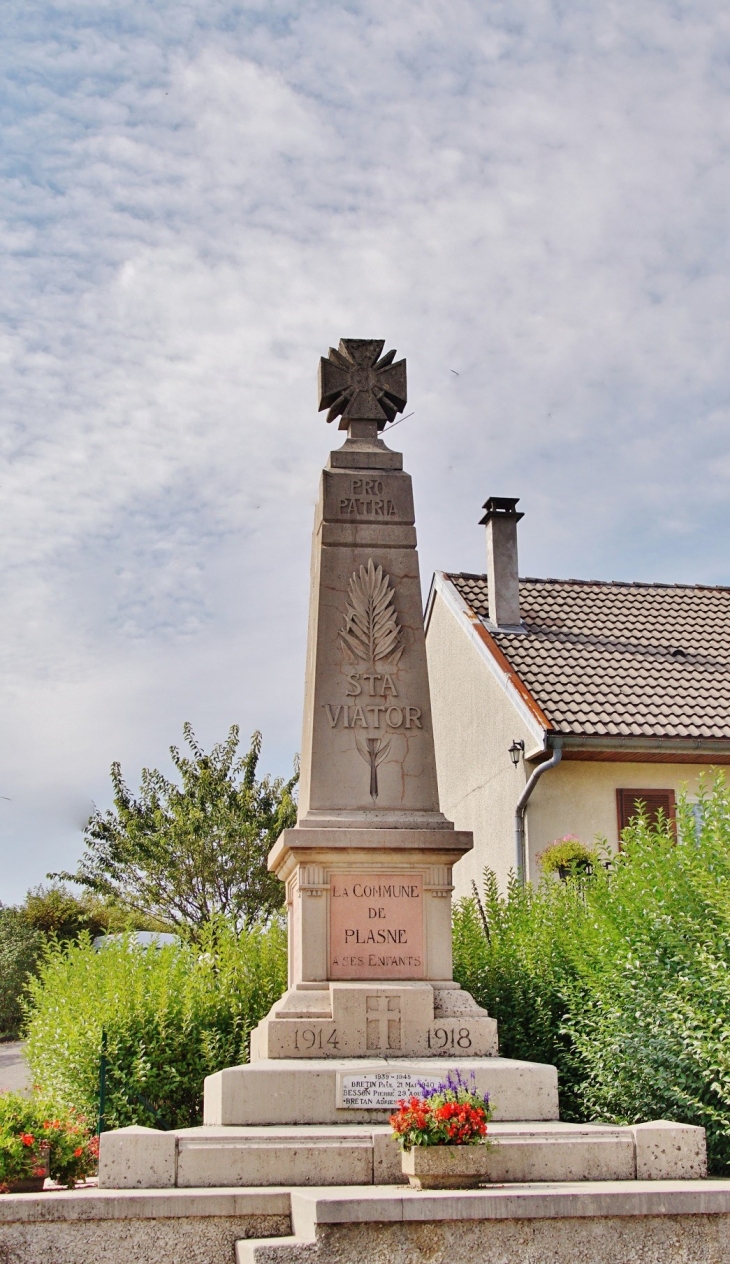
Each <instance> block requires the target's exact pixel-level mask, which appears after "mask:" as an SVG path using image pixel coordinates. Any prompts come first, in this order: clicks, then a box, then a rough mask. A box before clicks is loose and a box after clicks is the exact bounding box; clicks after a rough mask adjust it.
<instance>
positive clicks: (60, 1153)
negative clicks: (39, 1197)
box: [0, 1093, 99, 1194]
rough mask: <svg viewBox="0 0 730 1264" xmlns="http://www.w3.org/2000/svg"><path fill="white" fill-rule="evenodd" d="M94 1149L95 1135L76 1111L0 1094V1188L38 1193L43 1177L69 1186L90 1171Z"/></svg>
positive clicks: (42, 1183) (34, 1099)
mask: <svg viewBox="0 0 730 1264" xmlns="http://www.w3.org/2000/svg"><path fill="white" fill-rule="evenodd" d="M98 1153H99V1143H98V1138H97V1137H95V1136H93V1135H92V1134H91V1132H90V1129H89V1128H88V1126H87V1124H86V1121H85V1120H84V1118H83V1116H81V1115H79V1114H78V1113H77V1112H76V1111H72V1110H65V1109H63V1110H59V1109H58V1108H54V1107H53V1106H50V1105H49V1104H48V1103H47V1102H44V1101H43V1100H42V1099H40V1098H38V1097H35V1096H33V1097H24V1096H22V1094H20V1093H1V1094H0V1192H2V1193H16V1194H20V1193H29V1192H38V1191H40V1190H42V1189H43V1186H44V1183H45V1180H46V1177H48V1176H50V1177H51V1178H52V1179H53V1180H54V1181H57V1182H58V1183H60V1184H62V1185H67V1186H69V1188H73V1186H74V1185H75V1184H76V1181H78V1180H84V1179H85V1178H86V1177H87V1176H89V1175H90V1174H91V1173H92V1172H94V1171H95V1170H96V1162H97V1158H98Z"/></svg>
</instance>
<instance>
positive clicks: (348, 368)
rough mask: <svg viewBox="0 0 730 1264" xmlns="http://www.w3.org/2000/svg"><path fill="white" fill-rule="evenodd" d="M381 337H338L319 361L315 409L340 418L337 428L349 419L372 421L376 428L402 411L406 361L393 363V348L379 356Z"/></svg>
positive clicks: (343, 427) (345, 426) (344, 426)
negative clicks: (338, 344) (336, 345)
mask: <svg viewBox="0 0 730 1264" xmlns="http://www.w3.org/2000/svg"><path fill="white" fill-rule="evenodd" d="M384 346H385V340H384V339H382V338H342V339H341V340H340V346H339V349H338V350H337V351H335V349H334V347H330V349H329V358H328V359H326V360H325V358H324V356H322V358H321V360H320V362H319V411H320V412H322V410H323V409H325V408H327V409H329V412H328V413H327V420H328V421H334V420H335V417H339V418H340V430H348V429H349V427H350V422H352V421H374V422H376V423H377V427H378V430H382V429H383V427H384V426H385V424H386V422H389V421H393V419H394V418H395V416H396V415H397V414H398V413H402V412H403V409H404V408H405V406H406V403H407V401H408V392H407V389H406V362H405V360H398V361H397V362H396V363H395V364H394V363H393V361H394V360H395V355H396V353H395V351H388V352H387V353H386V354H385V355H384V356H382V358H380V355H381V352H382V350H383V347H384Z"/></svg>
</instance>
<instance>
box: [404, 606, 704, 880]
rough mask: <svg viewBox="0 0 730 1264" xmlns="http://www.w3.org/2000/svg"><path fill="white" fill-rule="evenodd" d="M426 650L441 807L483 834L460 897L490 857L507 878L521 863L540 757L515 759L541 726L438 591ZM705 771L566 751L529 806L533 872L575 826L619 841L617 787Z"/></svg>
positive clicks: (468, 861)
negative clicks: (519, 846) (529, 786)
mask: <svg viewBox="0 0 730 1264" xmlns="http://www.w3.org/2000/svg"><path fill="white" fill-rule="evenodd" d="M426 652H427V656H428V670H429V680H430V686H431V705H432V710H433V726H434V741H435V746H436V767H437V771H438V781H439V794H440V797H441V809H442V811H443V812H444V813H445V814H446V815H447V816H448V817H449V818H450V819H451V820H452V821H453V822H454V825H455V826H456V828H457V829H467V830H472V831H473V834H474V850H473V851H472V852H470V853H469V854H468V855H467V856H465V857H464V858H463V859H462V860H460V861H459V863H458V865H457V866H456V867H455V869H454V886H455V891H454V896H455V898H457V899H458V898H459V897H460V896H463V895H470V894H471V882H472V879H474V880H475V881H476V882H477V885H478V886H481V877H482V871H483V869H484V867H485V865H488V866H489V867H490V868H491V869H493V870H494V871H495V873H496V874H497V878H498V880H499V883H500V885H501V886H502V887H504V886H505V885H506V882H507V876H508V873H509V871H510V869H514V868H515V849H514V813H515V805H516V803H517V800H518V798H519V796H520V794H521V792H522V789H523V787H524V785H525V782H526V780H527V777H528V776H529V775H530V773H531V772H532V767H533V766H532V765H529V764H528V765H526V764H524V763H522V762H521V763H520V764H519V765H518V767H517V768H516V769H515V768H514V767H513V766H512V762H511V760H510V757H509V754H508V751H509V747H510V745H511V743H512V742H513V740H514V739H522V740H523V741H524V743H525V748H526V750H528V751H529V750H531V749H534V748H535V747H536V746H538V745H539V744H540V739H539V730H538V729H537V727H536V725H535V722H534V721H533V723H529V722H528V718H527V717H526V716H525V715H524V714H523V711H524V708H523V707H522V704H520V703H519V701H518V700H516V699H515V695H514V694H512V693H510V691H509V690H506V689H505V688H504V687H503V685H502V684H500V683H499V679H498V675H499V673H497V675H495V673H494V671H493V670H492V669H491V667H490V665H489V663H488V661H487V660H486V659H485V657H484V654H483V652H482V651H481V650H480V648H479V647H478V645H477V644H476V643H475V639H474V634H473V633H472V632H471V631H470V630H469V628H467V627H466V626H465V625H464V623H463V622H462V621H461V620H460V619H459V618H458V617H457V615H456V614H455V613H454V612H453V611H452V610H451V609H450V608H449V606H448V605H447V604H446V602H445V601H444V600H443V598H442V597H441V596H440V595H439V594H438V593H437V594H436V597H435V599H434V603H433V607H432V610H431V616H430V621H429V626H428V632H427V636H426ZM513 699H515V700H513ZM516 702H517V705H516ZM702 771H703V768H702V766H701V765H696V764H679V763H677V764H656V763H638V762H637V763H607V762H603V761H595V762H583V761H577V760H575V761H574V760H567V759H566V760H564V761H563V762H562V763H561V764H559V765H558V767H557V768H554V769H551V770H550V771H549V772H546V773H545V774H544V775H543V776H542V777H541V779H540V781H539V782H538V784H537V786H536V788H535V790H534V792H533V794H532V797H531V799H530V803H529V806H528V809H527V850H528V856H529V873H530V877H531V878H532V879H533V880H536V879H537V878H538V877H539V868H538V865H537V861H536V857H537V856H538V855H539V853H540V852H541V851H543V850H544V848H545V847H547V846H548V844H549V843H551V842H553V841H554V840H555V839H557V838H562V837H564V835H566V834H575V835H576V836H577V837H578V838H581V839H582V840H583V841H584V842H588V843H590V842H593V841H594V840H595V839H596V838H597V837H602V838H605V839H606V840H607V842H608V844H609V846H610V847H611V848H612V849H615V848H616V847H617V846H618V820H617V811H616V790H617V789H619V788H621V789H632V788H635V789H646V790H648V789H652V788H656V789H673V790H674V792H675V794H676V795H677V797H678V796H679V793H680V791H681V790H682V788H684V787H686V789H687V792H688V793H689V795H690V797H694V795H695V794H696V793H697V788H698V782H699V777H700V775H701V774H702ZM705 775H708V770H707V769H705Z"/></svg>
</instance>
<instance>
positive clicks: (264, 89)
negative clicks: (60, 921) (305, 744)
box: [0, 0, 730, 899]
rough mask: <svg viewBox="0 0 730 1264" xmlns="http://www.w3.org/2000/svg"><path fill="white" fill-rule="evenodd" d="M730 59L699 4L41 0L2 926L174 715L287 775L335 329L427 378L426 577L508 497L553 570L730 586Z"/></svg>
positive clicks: (0, 649)
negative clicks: (258, 744)
mask: <svg viewBox="0 0 730 1264" xmlns="http://www.w3.org/2000/svg"><path fill="white" fill-rule="evenodd" d="M729 42H730V20H729V19H728V16H727V13H726V11H725V10H724V9H723V8H722V7H721V6H720V5H719V4H718V3H707V2H706V3H702V2H700V3H699V4H694V5H692V6H690V5H689V4H674V5H671V6H669V5H665V4H662V3H659V2H658V0H650V2H649V3H646V4H644V5H641V6H636V5H635V4H630V3H629V2H628V0H621V2H618V3H614V4H612V5H610V6H605V5H601V6H599V5H592V4H584V3H577V2H576V3H574V4H572V5H569V6H565V5H563V6H557V5H555V4H549V3H544V2H542V0H517V3H514V2H513V3H510V4H509V5H507V4H501V5H500V4H494V5H490V6H484V5H481V4H478V3H476V2H475V0H472V2H469V3H467V2H466V0H455V2H452V3H449V4H448V5H447V4H445V3H442V2H439V0H419V2H418V3H415V0H400V2H396V3H393V2H392V0H391V2H390V3H388V4H386V3H384V2H382V0H361V2H358V3H350V4H348V5H341V6H335V5H329V4H324V3H321V2H318V0H309V3H304V4H299V5H291V4H287V3H283V0H280V2H278V3H277V2H275V3H267V4H253V3H250V4H244V5H243V6H241V5H234V4H232V3H230V0H206V3H205V4H204V3H202V0H192V2H191V3H188V4H186V5H185V6H180V5H173V4H170V3H165V2H164V0H159V2H158V3H156V4H154V5H150V4H148V3H144V4H143V3H133V4H124V5H121V4H120V3H118V0H110V2H108V3H105V4H98V3H96V2H95V3H94V4H93V5H92V4H89V3H81V2H79V0H77V2H76V3H71V4H68V5H65V6H64V7H63V9H61V8H56V7H54V6H52V5H42V4H41V5H37V6H35V7H32V6H26V5H18V6H16V8H15V13H14V27H13V28H11V33H10V37H9V38H8V39H7V40H6V42H5V48H4V53H3V56H4V57H5V59H6V61H7V67H6V81H7V84H8V90H7V96H6V101H5V106H4V110H5V122H4V140H5V151H6V158H5V167H4V179H3V184H2V189H3V208H4V210H3V219H2V223H1V224H0V234H1V235H2V243H3V246H4V250H5V253H6V268H5V279H4V283H3V288H2V298H1V299H0V301H1V302H2V304H3V307H4V315H5V319H4V322H3V328H2V332H1V334H0V362H1V363H2V365H3V369H4V390H5V403H4V409H3V416H4V420H5V425H4V428H3V436H2V448H1V449H0V455H1V456H2V462H3V464H2V471H1V472H0V493H1V495H0V558H1V559H2V564H3V595H4V601H3V609H2V618H1V619H0V661H1V662H2V667H3V681H4V687H3V698H2V702H3V713H4V716H5V724H4V726H3V733H2V738H1V739H0V751H1V753H2V765H1V767H2V780H1V782H0V792H2V793H5V794H8V795H9V796H10V798H11V803H10V804H8V803H7V802H6V801H5V800H0V836H1V837H2V847H3V848H4V851H3V852H2V853H0V854H2V855H3V856H4V858H5V864H4V866H3V872H4V873H5V874H6V875H7V877H6V882H5V884H4V886H3V889H2V890H1V891H0V898H3V899H8V898H17V897H18V896H19V895H21V894H22V891H23V889H24V887H25V885H27V883H28V882H30V881H37V880H39V879H40V878H42V876H43V874H44V873H45V870H46V869H47V868H56V867H60V866H64V865H68V864H72V863H73V861H74V858H75V856H76V855H77V854H78V851H79V847H80V839H79V833H78V823H79V819H81V818H83V815H84V812H85V811H86V810H87V806H88V803H89V802H90V801H91V799H92V798H95V799H96V800H97V801H99V802H104V801H106V797H107V795H108V789H107V769H108V765H109V763H110V762H111V759H113V758H121V759H122V762H123V766H124V768H125V772H126V773H127V775H128V777H129V779H130V781H131V782H132V783H134V781H135V778H136V775H137V773H138V770H139V767H140V766H141V764H142V763H160V762H163V761H164V751H165V749H166V747H167V745H168V743H169V742H171V741H176V740H179V737H180V728H181V725H182V722H183V720H185V719H188V718H189V719H191V720H192V721H193V723H194V724H195V725H196V726H197V728H198V729H199V731H200V735H201V737H202V739H203V740H204V741H205V742H207V743H210V742H212V741H213V740H215V739H217V738H220V737H221V736H222V735H223V733H224V731H225V729H226V727H227V725H228V723H230V722H232V721H234V720H237V721H240V723H241V725H242V728H243V731H244V733H246V734H247V733H248V732H250V731H251V730H252V729H253V728H254V727H256V726H260V727H261V728H263V730H264V735H265V739H266V746H265V760H266V762H268V764H269V765H270V766H272V767H275V768H276V769H277V770H279V771H285V770H286V768H287V767H288V765H289V761H290V756H291V753H292V752H293V750H294V749H296V747H297V746H298V742H299V710H300V705H301V691H302V680H301V674H302V663H303V642H304V635H305V619H306V596H307V581H308V553H309V540H308V536H309V529H310V523H311V508H312V504H313V501H314V498H315V496H316V487H317V471H318V467H319V466H320V465H321V464H322V462H323V460H324V458H325V456H326V452H327V450H328V443H329V442H331V441H332V440H335V441H336V442H338V441H339V439H338V437H337V436H336V435H333V434H328V433H327V431H326V428H325V426H324V423H323V421H322V418H321V417H320V418H318V417H317V415H316V412H315V392H314V373H315V368H316V361H317V357H318V356H319V354H321V353H322V352H324V351H325V350H326V347H327V346H328V345H329V343H331V342H332V341H334V340H336V339H337V338H338V337H340V336H342V335H345V336H348V335H349V336H355V335H357V336H371V335H372V336H380V337H386V338H387V339H388V342H389V345H391V346H395V347H397V348H398V350H399V352H401V353H403V354H405V355H406V356H407V357H408V362H409V375H410V389H411V402H410V405H409V407H410V408H412V409H414V410H415V415H414V416H413V418H411V419H409V420H408V421H406V422H405V423H404V424H403V426H402V427H401V428H399V430H398V435H397V436H396V435H395V433H394V435H393V442H394V443H395V440H396V439H397V440H398V446H402V447H403V449H404V451H405V453H406V462H407V466H408V468H409V469H410V470H411V471H412V472H413V474H414V477H415V479H416V485H415V489H416V500H417V510H418V521H419V532H420V538H421V547H422V562H423V567H424V582H425V583H427V581H428V575H429V573H430V571H431V569H433V567H434V566H439V567H454V568H459V569H465V570H468V569H476V568H481V565H482V539H481V533H480V530H479V528H478V527H477V525H476V520H477V518H478V517H479V513H478V510H479V505H480V504H481V502H482V501H483V500H484V499H485V497H486V495H487V494H491V493H497V494H499V493H502V494H513V495H517V494H520V495H521V496H522V507H523V508H524V509H525V510H526V515H527V516H526V518H525V520H524V522H523V524H522V528H523V530H522V559H523V570H524V571H525V572H526V573H530V574H553V575H555V574H563V575H569V574H577V575H583V576H603V577H608V578H611V577H616V578H632V577H634V578H662V579H678V580H679V579H701V580H703V581H705V582H723V581H724V582H730V570H729V568H728V562H727V559H726V550H725V548H724V540H725V538H726V534H727V527H728V516H729V515H728V510H727V498H728V479H729V478H730V440H729V437H728V425H727V419H728V402H727V401H728V390H729V387H730V370H729V369H728V357H727V330H728V320H729V317H730V290H729V288H728V280H729V274H730V259H729V250H728V233H727V222H728V181H727V170H726V153H727V146H728V130H729V121H730V92H729V91H728V76H727V69H726V67H727V54H728V44H729ZM452 370H455V372H452ZM457 374H458V376H457Z"/></svg>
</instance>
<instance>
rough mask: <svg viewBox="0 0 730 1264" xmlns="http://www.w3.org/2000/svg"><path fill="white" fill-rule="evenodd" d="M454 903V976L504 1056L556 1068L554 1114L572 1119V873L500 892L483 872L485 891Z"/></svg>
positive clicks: (577, 916) (579, 917) (576, 914)
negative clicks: (495, 1031) (485, 1017)
mask: <svg viewBox="0 0 730 1264" xmlns="http://www.w3.org/2000/svg"><path fill="white" fill-rule="evenodd" d="M474 890H475V895H474V898H472V899H467V900H460V901H459V902H458V903H457V904H456V905H455V907H454V945H453V946H454V978H455V979H456V980H457V981H458V982H459V983H461V985H462V987H464V988H466V989H467V990H468V991H469V992H471V994H472V996H474V998H475V999H476V1000H477V1001H478V1002H479V1004H480V1005H483V1006H484V1007H485V1008H486V1009H488V1010H489V1013H490V1014H491V1015H492V1016H493V1017H494V1018H496V1019H497V1021H498V1023H499V1049H500V1053H501V1054H502V1056H503V1057H506V1058H521V1059H525V1060H526V1061H531V1062H549V1063H551V1064H554V1065H555V1066H557V1068H558V1079H559V1085H560V1100H561V1114H562V1116H563V1118H578V1117H579V1115H578V1114H577V1113H576V1112H577V1111H578V1104H577V1102H576V1100H575V1083H576V1074H575V1068H574V1065H573V1062H574V1051H573V1045H572V1041H571V1040H570V1039H568V1038H566V1036H565V1035H564V1034H563V1031H562V1024H563V1019H564V1017H565V1014H566V1010H567V995H568V984H569V982H570V981H571V980H572V977H573V974H574V967H573V944H574V942H575V940H576V939H577V938H578V936H579V935H580V928H581V926H582V924H583V921H584V917H585V903H584V898H583V885H582V883H581V882H579V881H577V880H570V881H568V882H566V883H562V882H542V883H541V884H540V885H539V886H537V887H533V886H532V885H531V884H530V883H528V884H527V885H526V886H524V887H522V886H521V885H520V883H519V881H518V880H517V879H515V878H513V879H512V880H511V881H510V883H509V886H508V890H507V893H506V895H501V894H500V892H499V889H498V886H497V880H496V878H495V876H494V874H493V873H492V872H491V871H490V870H489V869H485V871H484V892H483V895H482V896H480V895H479V894H478V893H477V891H476V886H475V888H474Z"/></svg>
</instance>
